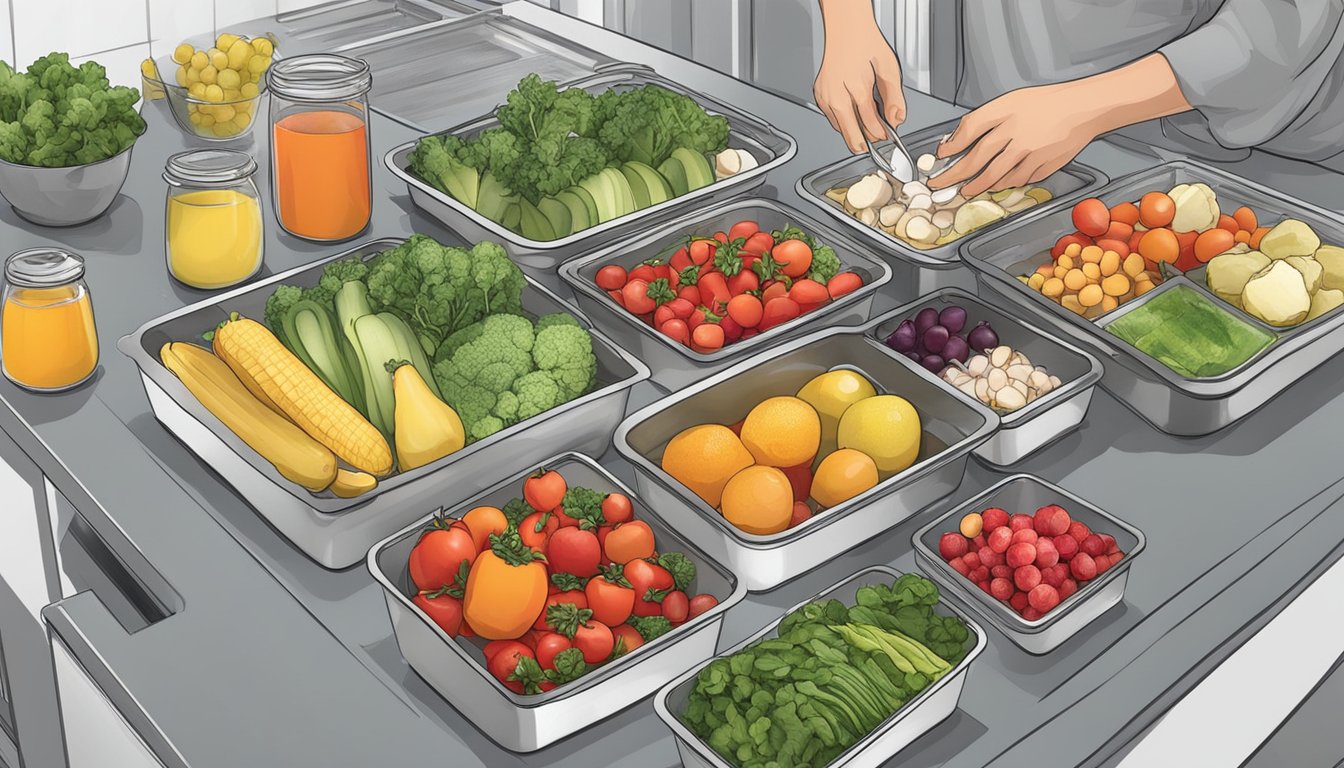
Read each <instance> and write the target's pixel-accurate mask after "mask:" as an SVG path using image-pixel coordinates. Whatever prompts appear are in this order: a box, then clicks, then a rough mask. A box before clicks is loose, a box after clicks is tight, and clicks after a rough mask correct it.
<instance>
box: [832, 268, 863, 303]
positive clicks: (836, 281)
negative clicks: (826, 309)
mask: <svg viewBox="0 0 1344 768" xmlns="http://www.w3.org/2000/svg"><path fill="white" fill-rule="evenodd" d="M862 287H863V278H862V277H859V276H858V275H857V274H855V273H853V272H841V273H840V274H838V275H836V276H835V277H832V278H831V279H830V280H828V281H827V282H826V292H827V293H829V294H831V298H832V299H838V298H840V297H841V296H844V295H845V294H847V293H853V292H854V291H857V290H859V288H862Z"/></svg>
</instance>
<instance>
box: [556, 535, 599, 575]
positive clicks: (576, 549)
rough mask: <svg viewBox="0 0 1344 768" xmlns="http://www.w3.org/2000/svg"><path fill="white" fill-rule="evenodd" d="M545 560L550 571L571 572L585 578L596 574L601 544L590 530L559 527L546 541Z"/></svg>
mask: <svg viewBox="0 0 1344 768" xmlns="http://www.w3.org/2000/svg"><path fill="white" fill-rule="evenodd" d="M546 560H547V561H548V563H547V564H548V565H549V566H550V569H551V572H552V573H556V572H559V573H572V574H574V575H575V576H578V577H579V578H583V579H586V578H589V577H591V576H595V575H597V567H598V566H599V565H601V561H602V546H601V545H600V544H598V541H597V534H595V533H593V532H592V531H584V530H581V529H579V528H561V529H559V530H557V531H556V532H555V533H553V534H551V538H550V541H548V542H546Z"/></svg>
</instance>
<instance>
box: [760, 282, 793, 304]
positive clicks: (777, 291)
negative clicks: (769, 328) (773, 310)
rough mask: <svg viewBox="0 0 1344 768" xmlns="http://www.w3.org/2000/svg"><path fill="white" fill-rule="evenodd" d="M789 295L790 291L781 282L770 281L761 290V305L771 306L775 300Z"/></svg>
mask: <svg viewBox="0 0 1344 768" xmlns="http://www.w3.org/2000/svg"><path fill="white" fill-rule="evenodd" d="M788 295H789V289H788V287H787V286H785V285H784V284H783V283H781V282H777V281H768V282H767V283H766V284H765V285H763V286H762V288H761V303H762V304H769V303H770V302H771V301H772V300H774V299H779V298H783V297H785V296H788Z"/></svg>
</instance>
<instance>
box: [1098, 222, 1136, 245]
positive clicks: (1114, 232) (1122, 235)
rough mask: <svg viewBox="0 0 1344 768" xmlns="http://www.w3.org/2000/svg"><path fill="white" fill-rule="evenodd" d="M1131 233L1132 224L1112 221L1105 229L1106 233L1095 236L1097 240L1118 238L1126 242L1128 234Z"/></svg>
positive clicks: (1132, 230)
mask: <svg viewBox="0 0 1344 768" xmlns="http://www.w3.org/2000/svg"><path fill="white" fill-rule="evenodd" d="M1132 234H1134V227H1133V226H1132V225H1130V224H1126V223H1125V222H1123V221H1112V222H1111V226H1110V228H1109V229H1107V230H1106V234H1104V235H1102V236H1101V237H1099V238H1097V240H1098V242H1100V241H1101V240H1119V241H1121V242H1124V243H1127V242H1129V236H1130V235H1132Z"/></svg>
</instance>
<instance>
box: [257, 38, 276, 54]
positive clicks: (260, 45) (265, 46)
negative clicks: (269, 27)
mask: <svg viewBox="0 0 1344 768" xmlns="http://www.w3.org/2000/svg"><path fill="white" fill-rule="evenodd" d="M252 50H254V51H256V52H257V53H259V54H261V55H262V56H266V57H268V58H269V57H270V55H271V51H274V50H275V46H273V45H271V41H270V40H268V39H266V38H264V37H258V38H257V39H256V40H253V41H252Z"/></svg>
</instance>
